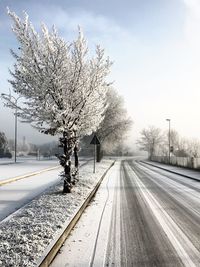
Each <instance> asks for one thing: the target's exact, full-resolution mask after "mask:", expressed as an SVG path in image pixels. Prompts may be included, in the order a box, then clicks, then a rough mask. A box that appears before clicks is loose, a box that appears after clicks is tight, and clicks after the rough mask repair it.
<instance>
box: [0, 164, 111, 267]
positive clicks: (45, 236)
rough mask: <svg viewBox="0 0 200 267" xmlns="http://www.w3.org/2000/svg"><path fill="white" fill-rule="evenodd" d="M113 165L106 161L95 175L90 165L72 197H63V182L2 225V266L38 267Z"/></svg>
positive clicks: (64, 195) (0, 259) (85, 169)
mask: <svg viewBox="0 0 200 267" xmlns="http://www.w3.org/2000/svg"><path fill="white" fill-rule="evenodd" d="M111 163H112V161H111V160H103V161H102V162H101V163H99V164H97V169H96V173H95V174H93V173H92V171H93V163H92V162H89V163H88V164H87V165H85V166H83V167H82V168H81V170H80V178H79V182H78V183H77V184H76V186H75V187H74V188H73V192H72V193H71V194H62V188H63V182H62V181H61V182H60V183H59V184H58V185H56V186H54V187H52V188H50V190H48V191H46V192H44V193H43V194H42V195H40V196H39V197H38V198H36V199H34V200H32V201H31V202H30V203H29V204H27V205H26V206H25V207H24V208H22V209H20V211H18V212H17V213H16V214H14V215H13V216H11V217H10V218H9V219H8V220H5V222H3V223H1V224H0V266H2V267H8V266H9V267H19V266H30V267H32V266H36V264H37V261H38V259H39V258H40V257H41V256H42V255H43V253H44V251H45V250H46V248H47V247H48V245H49V244H50V243H51V241H52V240H53V239H54V238H55V237H56V236H57V235H58V233H59V232H60V231H61V229H62V228H63V225H64V224H66V222H67V221H68V222H70V220H71V219H72V218H73V215H74V214H75V213H76V212H77V210H78V209H79V207H80V206H81V205H82V204H83V202H84V201H85V199H86V198H87V196H88V195H89V193H90V192H91V191H92V189H93V188H94V187H95V185H96V184H97V183H98V181H99V179H100V178H101V176H102V175H103V174H104V172H105V171H106V170H107V169H108V168H109V166H110V165H111Z"/></svg>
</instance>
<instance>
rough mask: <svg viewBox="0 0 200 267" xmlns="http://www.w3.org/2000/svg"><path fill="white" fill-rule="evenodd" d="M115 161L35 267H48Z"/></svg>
mask: <svg viewBox="0 0 200 267" xmlns="http://www.w3.org/2000/svg"><path fill="white" fill-rule="evenodd" d="M114 163H115V161H114V162H113V163H112V164H111V165H110V167H109V168H108V169H107V170H106V171H105V173H104V174H103V175H102V177H101V178H100V179H99V181H98V183H97V184H96V186H95V187H94V189H93V190H92V191H91V192H90V193H89V195H88V196H87V198H86V200H85V201H84V203H83V204H82V205H81V207H80V208H79V209H78V211H76V213H75V215H74V217H73V218H72V219H71V221H70V222H67V223H66V224H65V225H64V227H63V230H62V232H61V233H59V234H58V236H57V237H56V238H55V239H54V240H53V241H52V242H51V243H50V245H49V246H48V247H47V249H46V251H45V252H44V255H43V256H42V257H41V258H40V259H39V261H38V263H37V265H36V266H37V267H48V266H49V265H50V264H51V262H52V261H53V259H54V258H55V256H56V254H57V253H58V251H59V249H60V248H61V246H62V245H63V243H64V242H65V240H66V239H67V237H68V235H69V234H70V232H71V230H72V229H73V228H74V226H75V225H76V223H77V222H78V220H79V219H80V217H81V215H82V213H83V212H84V210H85V208H86V207H87V206H88V204H89V203H90V201H91V199H92V198H93V197H94V195H95V193H96V192H97V190H98V188H99V186H100V184H101V182H102V181H103V179H104V177H105V176H106V174H107V173H108V171H109V170H110V168H111V167H112V166H113V165H114Z"/></svg>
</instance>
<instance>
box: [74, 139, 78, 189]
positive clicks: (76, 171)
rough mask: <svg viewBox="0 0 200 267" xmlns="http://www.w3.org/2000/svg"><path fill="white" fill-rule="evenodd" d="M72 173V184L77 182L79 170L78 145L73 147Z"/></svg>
mask: <svg viewBox="0 0 200 267" xmlns="http://www.w3.org/2000/svg"><path fill="white" fill-rule="evenodd" d="M74 167H75V169H74V173H73V183H74V184H75V183H76V182H77V181H78V170H79V159H78V145H77V143H76V145H75V146H74Z"/></svg>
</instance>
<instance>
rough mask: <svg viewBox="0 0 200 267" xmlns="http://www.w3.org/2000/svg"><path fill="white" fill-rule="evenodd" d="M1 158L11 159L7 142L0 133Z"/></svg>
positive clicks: (3, 134)
mask: <svg viewBox="0 0 200 267" xmlns="http://www.w3.org/2000/svg"><path fill="white" fill-rule="evenodd" d="M1 157H8V158H12V155H11V153H10V151H9V148H8V140H7V138H6V136H5V133H3V132H0V158H1Z"/></svg>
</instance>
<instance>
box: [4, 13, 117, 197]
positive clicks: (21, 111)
mask: <svg viewBox="0 0 200 267" xmlns="http://www.w3.org/2000/svg"><path fill="white" fill-rule="evenodd" d="M8 14H9V16H10V17H11V18H12V21H13V26H12V29H13V32H14V34H15V35H16V38H17V40H18V42H19V50H18V51H17V52H13V51H12V55H13V56H14V58H15V61H16V62H15V64H14V66H13V68H12V70H10V74H11V76H12V78H11V79H10V80H9V82H10V84H11V85H12V88H13V90H14V92H15V93H16V94H18V95H20V96H23V99H24V102H23V103H22V104H21V105H20V106H18V116H19V117H21V119H22V120H23V121H24V122H28V123H31V125H32V126H33V127H35V128H37V129H38V130H39V131H41V132H43V133H46V134H50V135H56V134H59V135H61V136H62V138H64V139H65V140H64V143H63V144H64V145H63V149H64V154H65V156H66V159H67V160H66V161H65V165H64V166H63V167H64V172H65V180H66V182H67V184H71V182H72V181H71V168H70V167H71V156H72V154H73V153H76V155H75V162H76V163H75V165H76V166H75V167H76V168H78V153H77V152H78V150H77V143H78V140H79V138H80V137H81V136H83V135H88V134H91V133H92V132H93V131H95V130H96V129H97V127H98V125H99V124H100V123H101V121H102V119H103V114H104V111H105V108H106V105H105V99H106V92H107V89H108V86H107V85H108V82H107V81H106V77H107V76H108V74H109V71H110V67H111V65H112V63H111V61H110V60H109V58H106V57H105V55H104V50H103V49H102V48H100V46H97V47H96V52H95V55H94V56H92V57H91V56H89V55H90V53H89V48H88V46H87V42H86V39H85V38H84V36H83V33H82V31H81V29H80V28H79V30H78V31H79V32H78V37H77V39H76V40H74V41H72V42H66V41H65V40H64V39H63V38H61V37H60V36H59V35H58V33H57V31H56V29H55V27H53V29H52V30H48V28H47V27H46V26H45V24H42V26H41V33H40V34H39V33H37V32H36V30H35V29H34V27H33V25H32V24H31V23H30V21H29V18H28V15H27V14H26V13H25V14H24V19H20V18H19V17H18V16H17V15H16V14H15V13H14V12H11V11H10V10H8ZM15 104H16V103H13V102H12V99H10V103H9V107H11V108H16V106H15ZM69 140H75V141H73V142H72V143H70V142H71V141H69ZM69 143H70V144H69ZM74 150H75V151H74ZM66 171H67V172H66ZM65 189H66V190H65ZM68 189H69V188H68ZM68 189H67V188H65V187H64V191H65V192H67V191H70V189H69V190H68Z"/></svg>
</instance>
